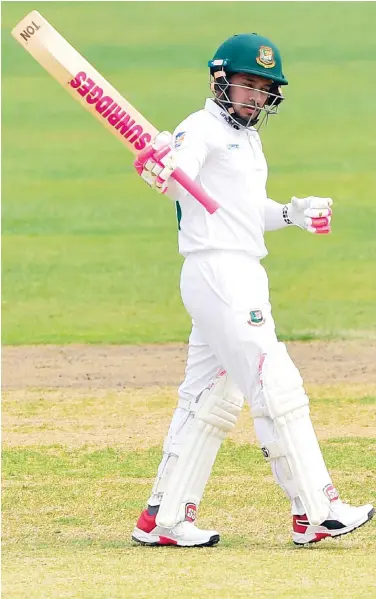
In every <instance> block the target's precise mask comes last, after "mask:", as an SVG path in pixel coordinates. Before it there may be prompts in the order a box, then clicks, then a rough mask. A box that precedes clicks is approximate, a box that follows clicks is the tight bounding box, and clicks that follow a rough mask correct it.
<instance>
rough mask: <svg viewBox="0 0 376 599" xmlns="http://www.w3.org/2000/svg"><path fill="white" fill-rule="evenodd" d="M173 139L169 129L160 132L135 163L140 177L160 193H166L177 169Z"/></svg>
mask: <svg viewBox="0 0 376 599" xmlns="http://www.w3.org/2000/svg"><path fill="white" fill-rule="evenodd" d="M171 141H172V135H171V133H169V132H168V131H162V132H161V133H158V135H157V136H156V137H155V139H154V141H153V143H152V145H150V146H147V147H146V148H145V149H144V150H142V152H140V153H139V155H138V156H137V158H136V160H135V161H134V163H133V165H134V167H135V169H136V171H137V173H138V174H139V175H140V177H141V178H142V179H143V180H144V181H145V182H146V183H147V184H148V185H150V187H152V188H154V189H156V191H158V193H166V191H167V187H168V179H169V178H170V177H171V175H172V174H173V172H174V170H175V169H176V160H175V155H174V152H173V150H172V148H171V145H170V144H171Z"/></svg>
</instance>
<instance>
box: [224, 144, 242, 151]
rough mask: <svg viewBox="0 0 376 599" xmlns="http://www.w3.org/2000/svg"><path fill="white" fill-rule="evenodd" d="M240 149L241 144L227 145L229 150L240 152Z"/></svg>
mask: <svg viewBox="0 0 376 599" xmlns="http://www.w3.org/2000/svg"><path fill="white" fill-rule="evenodd" d="M239 148H240V146H239V144H227V149H228V150H239Z"/></svg>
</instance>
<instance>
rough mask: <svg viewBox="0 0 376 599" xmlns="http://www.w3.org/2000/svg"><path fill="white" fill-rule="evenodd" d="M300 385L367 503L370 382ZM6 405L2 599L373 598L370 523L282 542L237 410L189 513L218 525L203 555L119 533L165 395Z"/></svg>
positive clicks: (159, 427)
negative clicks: (345, 386)
mask: <svg viewBox="0 0 376 599" xmlns="http://www.w3.org/2000/svg"><path fill="white" fill-rule="evenodd" d="M309 391H310V394H311V397H312V404H313V411H314V423H315V425H316V428H317V430H318V431H319V435H320V440H321V443H322V447H323V451H324V454H325V457H326V460H327V463H328V465H329V467H330V470H331V473H332V475H333V477H334V480H335V482H336V484H338V486H339V487H340V488H341V489H342V493H343V496H344V497H345V498H346V499H348V500H351V501H353V502H362V501H364V500H365V499H366V498H367V500H369V501H372V500H373V501H375V500H376V493H375V486H374V476H373V473H372V470H373V469H374V452H375V450H376V445H375V435H376V428H375V425H374V423H372V418H373V413H374V409H375V399H376V387H375V385H373V386H368V387H367V386H361V385H358V386H355V387H352V388H351V390H350V391H348V392H344V391H342V392H341V391H340V390H339V389H338V388H333V387H327V388H324V389H322V388H320V387H315V386H314V387H311V388H310V389H309ZM354 396H356V397H357V398H358V399H357V400H354ZM20 399H21V397H20V396H17V395H15V394H10V393H6V394H5V397H4V407H3V410H4V411H5V412H6V418H5V421H4V433H3V434H4V440H5V443H6V445H7V449H6V450H5V451H4V458H3V469H4V477H5V478H6V492H5V497H4V507H3V521H4V549H3V576H4V583H3V584H4V587H3V589H4V597H7V598H9V599H21V598H22V599H24V598H26V597H28V598H30V599H57V598H59V599H65V598H75V599H78V598H79V599H83V598H85V599H86V598H87V599H128V598H129V599H136V598H137V599H141V598H142V599H149V598H152V597H156V596H157V597H166V598H171V599H172V598H175V597H181V598H182V599H190V598H193V599H199V598H201V597H203V596H204V597H208V599H214V598H220V599H245V598H246V597H250V596H256V597H257V598H258V599H272V598H276V599H277V598H278V599H280V598H283V599H292V598H300V597H302V595H303V594H304V596H305V597H308V598H312V599H313V598H315V599H329V598H331V599H373V597H374V596H375V592H376V586H375V580H374V570H375V565H376V564H375V552H374V547H375V542H376V534H375V530H376V529H375V527H374V526H373V525H368V526H367V527H364V528H363V529H360V530H359V531H357V532H356V533H355V534H353V535H348V536H346V537H344V538H343V539H342V540H340V541H338V540H337V541H325V542H322V543H320V544H319V545H317V546H316V547H310V548H297V547H294V546H293V545H292V543H291V541H290V517H289V505H288V502H287V501H286V499H285V498H284V496H283V494H282V492H281V491H280V490H279V489H278V488H277V487H276V486H275V485H274V483H273V482H272V477H271V474H270V470H269V467H268V465H267V464H266V463H265V462H264V460H263V458H262V456H261V452H260V450H259V449H258V447H257V446H256V444H255V439H254V435H253V433H252V432H251V428H252V427H251V423H250V419H249V415H248V411H247V410H244V411H243V413H242V418H241V420H240V423H239V424H238V427H237V428H236V430H235V432H234V434H233V435H232V438H231V439H230V440H228V441H226V443H225V444H224V447H223V448H222V449H221V452H220V455H219V458H218V460H217V462H216V465H215V468H214V472H213V475H212V477H211V480H210V483H209V485H208V488H207V491H206V494H205V498H204V501H203V503H202V508H201V511H200V524H201V526H206V527H219V528H220V531H221V534H222V541H221V543H220V544H219V545H218V546H217V547H215V548H212V549H201V550H189V549H188V550H181V551H180V550H176V549H174V548H169V549H161V548H156V549H153V548H144V547H140V546H134V545H133V544H132V542H131V541H130V534H131V531H132V529H133V526H134V522H135V520H136V519H137V517H138V514H139V512H140V510H141V508H142V506H143V505H144V502H145V499H146V498H147V496H148V493H149V491H150V487H151V484H152V481H153V477H154V473H155V469H156V467H157V464H158V462H159V459H160V455H161V447H160V442H159V439H160V438H161V437H162V436H163V435H164V433H165V431H166V430H167V426H168V420H169V415H170V413H171V411H172V409H173V405H174V403H175V389H171V388H165V389H155V388H151V389H149V390H139V391H137V392H135V391H118V392H112V393H93V392H92V393H81V394H75V395H73V396H72V392H68V391H65V392H58V391H47V390H44V391H42V392H41V391H34V392H29V393H27V394H26V396H25V394H24V396H23V401H20ZM151 413H152V424H151V422H150V420H151ZM145 430H148V431H150V433H149V434H148V438H147V439H145V438H144V437H143V432H144V431H145ZM52 438H53V439H54V440H53V441H52V442H51V439H52ZM90 439H91V440H90ZM249 440H251V443H249Z"/></svg>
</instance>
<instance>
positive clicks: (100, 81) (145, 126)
mask: <svg viewBox="0 0 376 599" xmlns="http://www.w3.org/2000/svg"><path fill="white" fill-rule="evenodd" d="M12 35H13V37H14V38H15V39H16V40H17V41H18V42H19V43H20V44H21V45H22V46H23V47H24V48H25V50H27V52H29V53H30V54H31V55H32V56H33V58H35V60H37V61H38V62H39V64H41V65H42V67H44V68H45V69H46V71H48V73H49V74H50V75H51V76H52V77H54V79H56V80H57V81H58V82H59V83H60V84H61V85H62V86H63V87H64V88H65V89H66V91H67V92H68V93H69V94H70V95H71V96H72V97H73V98H74V99H75V100H77V101H78V102H80V104H81V105H82V106H83V107H84V108H85V109H86V110H88V111H89V112H91V113H92V114H93V116H95V117H96V118H97V119H98V120H100V121H101V123H102V125H104V126H105V127H107V129H108V130H109V131H111V133H112V134H113V135H115V136H116V137H117V138H118V139H119V140H120V141H121V142H122V143H123V144H124V145H125V146H126V147H127V148H128V149H129V150H131V151H132V152H133V153H134V154H136V153H138V152H139V151H140V150H142V149H143V148H144V147H145V146H146V145H147V144H148V143H150V141H151V140H152V139H153V138H154V137H155V135H157V133H158V130H157V129H156V128H155V127H153V125H152V124H151V123H149V122H148V121H147V120H146V119H145V118H144V117H143V116H142V115H141V114H140V113H139V112H138V111H137V110H136V108H134V106H132V104H130V102H128V101H127V100H126V99H125V98H123V96H121V95H120V93H119V92H118V91H117V90H116V89H115V88H114V87H113V86H112V85H111V84H110V83H109V82H108V81H107V80H106V79H105V78H104V77H102V75H101V74H100V73H98V71H97V70H96V69H95V68H94V67H93V66H92V65H91V64H90V63H89V62H88V61H87V60H85V58H83V56H81V54H79V53H78V52H77V50H75V49H74V48H73V46H71V45H70V44H69V43H68V42H67V41H66V40H65V39H64V38H63V37H62V36H61V35H60V33H58V32H57V31H56V29H54V27H52V25H50V23H48V21H46V19H44V18H43V17H42V15H40V14H39V12H38V11H36V10H34V11H32V12H31V13H30V14H29V15H27V16H26V17H25V18H24V19H22V21H20V23H18V25H16V27H15V28H14V29H13V30H12Z"/></svg>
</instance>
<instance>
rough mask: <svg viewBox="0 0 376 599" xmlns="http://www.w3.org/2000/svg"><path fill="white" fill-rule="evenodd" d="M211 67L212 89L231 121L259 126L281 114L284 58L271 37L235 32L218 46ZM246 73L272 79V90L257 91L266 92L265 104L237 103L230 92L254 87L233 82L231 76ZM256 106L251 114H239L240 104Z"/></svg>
mask: <svg viewBox="0 0 376 599" xmlns="http://www.w3.org/2000/svg"><path fill="white" fill-rule="evenodd" d="M208 66H209V67H210V89H211V90H212V93H213V95H214V97H215V101H216V103H217V104H219V105H220V106H221V107H222V108H223V109H224V110H226V111H227V113H228V114H229V117H230V118H231V123H232V124H233V125H234V126H238V127H253V126H254V125H256V124H258V128H259V127H260V126H261V125H262V123H264V122H265V121H267V120H268V117H269V116H270V115H272V114H277V113H278V107H279V105H280V103H281V102H282V101H283V99H284V97H283V95H282V92H281V86H282V85H288V81H287V79H286V78H285V76H284V74H283V71H282V59H281V55H280V52H279V50H278V48H277V47H276V46H275V45H274V44H273V42H271V41H270V40H269V39H268V38H266V37H263V36H261V35H258V34H257V33H241V34H238V35H233V36H232V37H230V38H229V39H227V40H226V41H224V42H223V44H221V46H220V47H219V48H218V49H217V51H216V52H215V54H214V57H213V59H212V60H209V62H208ZM235 73H246V74H248V75H256V76H257V77H263V78H265V79H269V80H271V81H272V85H271V88H270V90H269V91H263V90H256V89H255V88H253V89H255V91H257V92H258V93H265V94H266V95H267V97H266V99H265V102H264V104H263V106H256V105H255V103H253V104H243V103H242V104H241V103H239V102H238V103H234V102H233V101H232V96H233V94H232V93H231V91H232V88H234V87H243V88H248V89H252V88H250V87H249V86H247V85H237V84H233V83H231V75H233V74H235ZM242 106H243V107H247V108H251V109H252V108H254V110H253V111H252V112H250V114H249V117H248V116H247V118H243V117H241V116H239V114H238V109H239V107H242Z"/></svg>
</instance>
